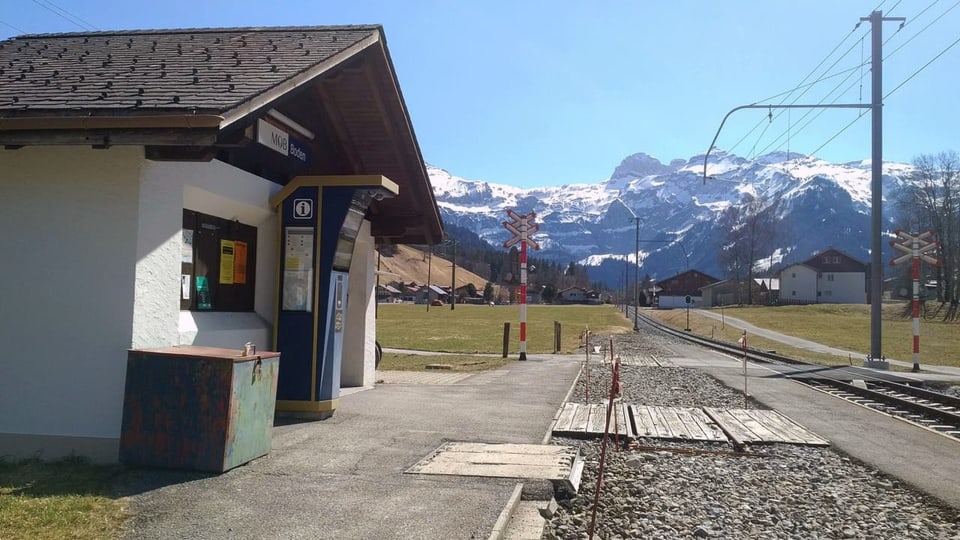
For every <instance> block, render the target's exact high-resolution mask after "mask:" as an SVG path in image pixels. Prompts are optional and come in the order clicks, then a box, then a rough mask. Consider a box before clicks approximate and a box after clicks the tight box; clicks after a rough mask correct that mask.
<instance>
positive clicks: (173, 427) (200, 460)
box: [120, 345, 280, 472]
mask: <svg viewBox="0 0 960 540" xmlns="http://www.w3.org/2000/svg"><path fill="white" fill-rule="evenodd" d="M279 364H280V353H278V352H260V353H255V354H252V355H249V356H243V355H242V352H241V351H240V350H233V349H221V348H214V347H198V346H192V345H189V346H175V347H164V348H159V349H137V350H131V351H129V353H128V354H127V378H126V385H125V388H124V395H123V423H122V427H121V432H120V461H121V462H122V463H125V464H128V465H137V466H147V467H163V468H175V469H190V470H197V471H211V472H223V471H227V470H229V469H232V468H234V467H237V466H239V465H243V464H244V463H247V462H248V461H250V460H252V459H255V458H258V457H260V456H263V455H266V454H268V453H269V452H270V444H271V434H270V433H271V430H272V429H273V415H274V411H275V408H276V395H277V373H278V371H279V368H280V365H279Z"/></svg>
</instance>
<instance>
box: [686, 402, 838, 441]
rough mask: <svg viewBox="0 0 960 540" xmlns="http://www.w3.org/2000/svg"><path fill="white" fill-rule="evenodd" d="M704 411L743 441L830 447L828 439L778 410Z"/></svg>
mask: <svg viewBox="0 0 960 540" xmlns="http://www.w3.org/2000/svg"><path fill="white" fill-rule="evenodd" d="M704 411H705V412H706V413H707V415H709V416H710V418H712V419H713V420H714V421H715V422H716V423H717V424H719V425H720V426H721V427H722V428H723V430H724V431H725V432H726V433H727V434H728V435H729V436H730V438H731V439H733V441H734V442H735V443H739V444H762V443H788V444H805V445H811V446H829V445H830V442H829V441H827V440H826V439H824V438H822V437H820V436H818V435H816V434H814V433H813V432H811V431H809V430H807V429H806V428H804V427H803V426H801V425H800V424H797V423H796V422H794V421H793V420H791V419H789V418H787V417H786V416H784V415H782V414H780V413H779V412H777V411H771V410H761V409H715V408H710V407H704Z"/></svg>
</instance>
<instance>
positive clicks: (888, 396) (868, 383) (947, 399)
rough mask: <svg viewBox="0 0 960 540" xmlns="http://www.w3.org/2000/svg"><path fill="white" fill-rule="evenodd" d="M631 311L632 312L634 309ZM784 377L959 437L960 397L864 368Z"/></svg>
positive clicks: (751, 355) (754, 355)
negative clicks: (868, 372)
mask: <svg viewBox="0 0 960 540" xmlns="http://www.w3.org/2000/svg"><path fill="white" fill-rule="evenodd" d="M628 313H629V314H630V315H632V312H628ZM637 319H638V320H639V321H642V322H643V323H644V324H645V325H647V326H648V327H650V328H653V329H655V330H657V331H660V332H664V333H667V334H669V335H672V336H675V337H677V338H680V339H682V340H684V341H687V342H691V343H696V344H698V345H701V346H703V347H707V348H709V349H712V350H715V351H719V352H724V353H727V354H731V355H735V356H738V357H743V356H744V354H746V357H747V359H748V360H751V361H754V362H763V363H769V364H779V365H790V366H809V367H810V368H811V371H812V370H814V369H818V368H822V367H823V366H821V365H819V364H813V363H811V362H806V361H804V360H799V359H796V358H790V357H788V356H784V355H780V354H776V353H772V352H767V351H761V350H757V349H749V348H748V349H747V351H746V353H744V351H743V349H742V348H741V347H740V346H738V345H735V344H731V343H727V342H723V341H718V340H715V339H710V338H706V337H702V336H696V335H692V334H690V333H689V332H684V331H681V330H677V329H675V328H672V327H669V326H666V325H664V324H661V323H660V322H658V321H656V320H654V319H652V318H650V317H646V316H644V315H643V314H642V313H641V314H639V316H638V317H637ZM785 376H786V377H787V378H790V379H792V380H794V381H796V382H798V383H801V384H805V385H807V386H810V387H812V388H815V389H817V390H819V391H821V392H824V393H827V394H830V395H832V396H835V397H838V398H841V399H846V400H848V401H850V402H853V403H856V404H858V405H861V406H864V407H867V408H870V409H873V410H875V411H878V412H881V413H884V414H888V415H890V416H894V417H896V418H899V419H901V420H904V421H906V422H910V423H912V424H915V425H918V426H921V427H924V428H926V429H930V430H933V431H936V432H939V433H942V434H943V435H945V436H948V437H952V438H954V439H957V440H960V398H957V397H953V396H950V395H947V394H943V393H940V392H935V391H932V390H928V389H925V388H922V387H918V386H912V385H908V384H902V383H898V382H893V381H888V380H883V379H880V378H876V377H870V376H869V375H864V372H863V371H860V370H853V369H849V370H848V369H844V368H839V369H836V370H833V371H832V372H831V377H829V378H827V377H824V378H811V377H808V376H806V375H804V376H803V377H800V376H790V375H789V374H785ZM918 384H922V383H918Z"/></svg>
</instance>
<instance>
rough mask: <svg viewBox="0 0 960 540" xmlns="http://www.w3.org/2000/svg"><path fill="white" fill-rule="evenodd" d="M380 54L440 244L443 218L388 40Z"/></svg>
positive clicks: (383, 41) (382, 44)
mask: <svg viewBox="0 0 960 540" xmlns="http://www.w3.org/2000/svg"><path fill="white" fill-rule="evenodd" d="M380 54H381V55H382V56H383V61H384V64H385V65H386V67H387V70H388V71H389V74H390V80H391V81H392V82H393V90H394V92H395V93H396V97H397V100H396V101H397V103H399V104H400V109H401V113H402V114H403V120H404V123H405V126H404V127H405V128H406V132H407V133H406V135H407V137H408V138H409V140H410V141H412V142H413V151H414V152H415V153H416V162H417V167H418V169H419V170H418V171H417V173H418V174H419V175H421V176H422V178H423V179H424V181H425V182H426V186H425V187H426V189H425V190H424V193H423V194H422V196H424V197H426V198H429V200H430V205H429V206H430V207H432V208H433V215H432V216H431V218H432V220H434V221H433V222H434V223H435V224H437V225H438V226H439V231H438V236H437V237H436V238H434V239H432V240H433V241H434V242H436V243H438V242H440V241H441V240H443V237H444V236H445V233H444V227H443V218H442V217H440V207H439V206H437V199H436V197H435V195H434V193H433V185H432V184H431V183H430V175H429V174H427V167H426V165H425V164H424V160H423V152H421V151H420V143H419V142H418V141H417V136H416V133H415V132H414V129H413V122H412V121H411V120H410V111H409V110H408V109H407V103H406V101H404V99H403V92H402V91H401V90H400V81H399V80H398V79H397V72H396V70H395V69H394V67H393V61H392V60H391V57H390V53H389V50H388V48H387V40H386V38H382V39H381V40H380Z"/></svg>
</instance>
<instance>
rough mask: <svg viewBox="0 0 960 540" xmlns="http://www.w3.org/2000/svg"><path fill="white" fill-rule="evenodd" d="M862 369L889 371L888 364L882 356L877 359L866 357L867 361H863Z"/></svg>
mask: <svg viewBox="0 0 960 540" xmlns="http://www.w3.org/2000/svg"><path fill="white" fill-rule="evenodd" d="M863 367H867V368H873V369H883V370H889V369H890V362H888V361H887V359H886V358H883V357H882V356H881V357H880V358H879V359H877V358H873V357H870V356H867V359H866V360H864V361H863Z"/></svg>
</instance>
